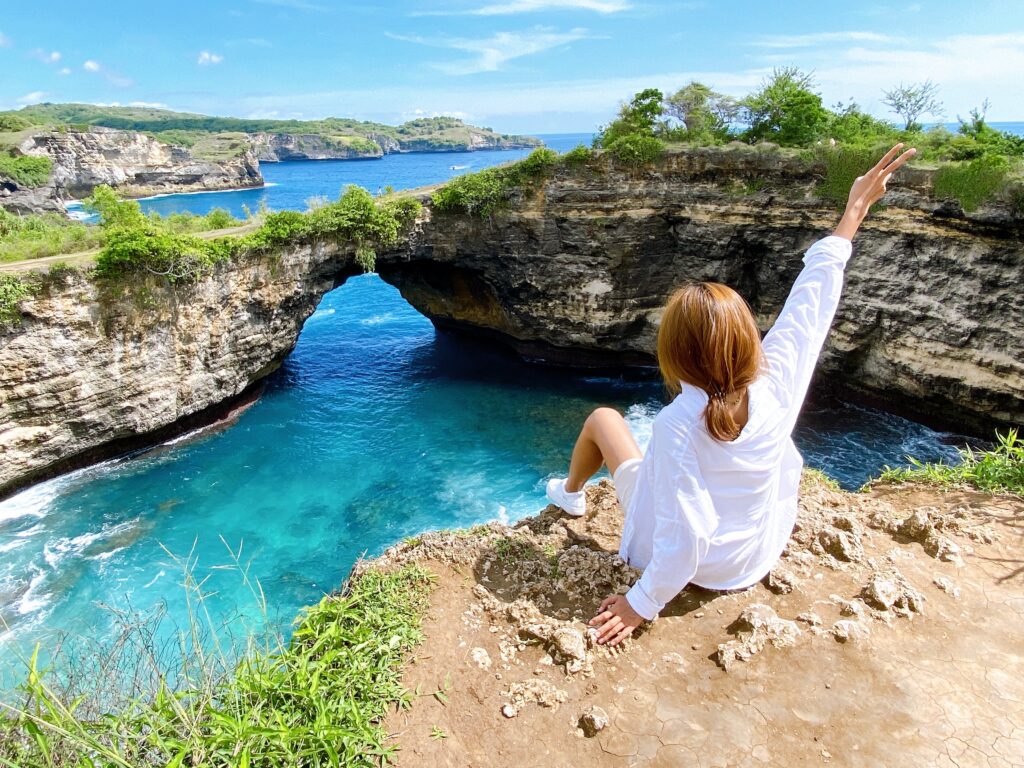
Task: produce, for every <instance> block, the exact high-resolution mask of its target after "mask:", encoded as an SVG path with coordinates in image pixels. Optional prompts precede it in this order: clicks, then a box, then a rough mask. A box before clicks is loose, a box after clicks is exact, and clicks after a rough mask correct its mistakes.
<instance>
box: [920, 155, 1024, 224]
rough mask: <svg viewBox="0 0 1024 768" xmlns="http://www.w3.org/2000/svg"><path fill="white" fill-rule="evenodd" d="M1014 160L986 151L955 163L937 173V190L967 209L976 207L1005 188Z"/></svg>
mask: <svg viewBox="0 0 1024 768" xmlns="http://www.w3.org/2000/svg"><path fill="white" fill-rule="evenodd" d="M1009 170H1010V164H1009V163H1008V162H1007V160H1006V158H1004V157H1000V156H999V155H982V156H981V157H979V158H977V159H975V160H970V161H968V162H962V163H951V164H949V165H945V166H943V167H942V168H940V169H939V170H938V171H937V172H936V173H935V187H934V194H935V196H936V197H938V198H940V199H950V198H951V199H954V200H957V201H958V202H959V203H960V205H962V206H963V209H964V210H965V211H973V210H975V209H977V208H978V206H980V205H981V204H982V203H984V202H986V201H987V200H989V199H990V198H992V197H994V196H995V195H996V193H998V192H999V191H1000V189H1002V188H1003V186H1004V185H1005V183H1006V178H1007V175H1008V174H1009Z"/></svg>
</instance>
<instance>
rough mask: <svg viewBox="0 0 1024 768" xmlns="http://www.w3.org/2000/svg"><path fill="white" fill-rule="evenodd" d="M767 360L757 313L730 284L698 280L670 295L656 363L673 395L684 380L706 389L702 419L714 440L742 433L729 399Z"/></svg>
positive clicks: (753, 377)
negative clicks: (733, 414)
mask: <svg viewBox="0 0 1024 768" xmlns="http://www.w3.org/2000/svg"><path fill="white" fill-rule="evenodd" d="M763 359H764V355H763V352H762V351H761V334H760V332H759V331H758V329H757V323H755V322H754V314H753V313H752V312H751V311H750V307H749V306H748V305H747V302H746V301H744V300H743V297H742V296H740V295H739V294H738V293H736V291H734V290H733V289H732V288H730V287H729V286H727V285H722V284H721V283H696V284H694V285H687V286H684V287H682V288H680V289H679V290H677V291H676V292H675V293H674V294H672V296H671V298H669V300H668V303H667V304H666V305H665V311H664V314H663V315H662V317H661V328H660V329H659V331H658V366H659V367H660V368H661V375H662V377H664V379H665V386H667V387H668V389H669V391H670V392H671V393H672V394H673V395H675V394H678V393H679V390H680V382H685V383H686V384H690V385H692V386H695V387H700V388H701V389H703V390H704V391H705V392H707V394H708V398H709V399H708V404H707V407H706V408H705V410H704V422H705V424H706V425H707V429H708V432H709V433H710V434H711V436H712V437H714V438H715V439H716V440H735V439H736V438H737V437H739V434H740V429H741V427H740V426H739V425H738V424H737V423H736V420H735V419H733V417H732V415H731V414H730V412H729V408H728V405H727V404H726V398H727V397H729V396H730V395H731V394H733V393H735V392H742V391H743V390H745V389H746V388H747V387H748V386H749V385H750V384H751V382H753V381H754V379H756V378H757V376H758V374H759V373H760V372H761V368H762V365H763Z"/></svg>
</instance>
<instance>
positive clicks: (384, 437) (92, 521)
mask: <svg viewBox="0 0 1024 768" xmlns="http://www.w3.org/2000/svg"><path fill="white" fill-rule="evenodd" d="M601 404H608V405H613V406H615V407H617V408H620V409H622V410H623V411H624V412H625V413H626V414H627V417H628V420H629V422H630V424H631V425H632V427H633V429H634V431H635V432H636V433H637V436H638V437H639V438H640V440H641V442H645V441H646V436H647V434H648V432H649V427H650V423H651V420H652V419H653V416H654V414H655V413H656V412H657V410H658V408H659V407H660V406H661V404H662V388H661V386H660V385H659V384H658V383H657V382H654V381H650V380H640V381H635V380H633V381H630V380H625V379H619V378H608V377H600V376H586V375H579V374H575V373H572V372H570V371H566V370H564V369H555V368H546V367H541V366H536V365H530V364H527V363H523V362H521V361H519V360H518V359H516V358H514V357H512V356H510V355H508V354H506V353H504V352H502V351H499V350H495V349H493V348H491V347H489V346H484V345H481V344H479V343H476V342H472V341H468V340H466V339H464V338H461V337H452V336H449V335H448V334H445V333H440V332H437V331H435V329H434V327H433V326H432V325H431V323H430V322H429V321H428V320H427V319H426V318H424V317H423V316H422V315H420V314H419V313H417V312H416V311H415V310H413V309H412V307H410V306H409V305H408V304H407V303H406V302H405V301H404V300H403V299H402V298H401V297H400V295H399V294H398V292H397V291H396V290H395V289H394V288H392V287H391V286H389V285H387V284H386V283H384V282H383V281H382V280H380V279H379V278H378V277H376V276H375V275H365V276H361V277H356V278H351V279H350V280H349V281H348V282H347V283H346V284H345V285H343V286H342V287H341V288H338V289H337V290H335V291H333V292H331V293H329V294H327V295H326V296H325V297H324V299H323V301H322V302H321V304H320V306H319V308H318V310H317V311H316V313H315V314H313V316H312V317H310V318H309V320H308V321H307V322H306V325H305V327H304V329H303V332H302V334H301V336H300V338H299V342H298V345H297V346H296V348H295V350H294V352H293V353H292V354H291V356H290V357H289V358H288V359H287V360H286V362H285V364H284V365H283V366H282V368H281V369H280V370H278V371H277V372H276V373H274V374H273V375H271V377H270V378H269V380H268V382H267V386H266V390H265V392H264V394H263V397H262V398H261V399H260V400H259V401H258V402H257V403H256V404H255V405H253V406H252V407H251V408H250V409H248V410H247V411H245V412H244V413H242V414H241V415H240V417H239V418H238V421H237V423H235V424H234V425H232V426H230V427H228V428H226V429H223V430H219V431H212V432H209V433H206V434H204V435H200V436H198V437H196V438H193V439H186V440H179V441H176V442H172V443H170V444H166V445H163V446H160V447H157V448H155V449H153V450H151V451H148V452H147V453H145V454H142V455H140V456H137V457H135V458H131V459H125V460H117V461H110V462H105V463H103V464H100V465H97V466H94V467H91V468H88V469H85V470H81V471H79V472H75V473H72V474H70V475H66V476H64V477H61V478H57V479H55V480H52V481H49V482H46V483H42V484H39V485H37V486H34V487H32V488H30V489H28V490H26V491H24V492H22V493H20V494H18V495H16V496H14V497H12V498H10V499H8V500H7V501H5V502H3V503H0V553H2V564H0V614H2V617H3V621H4V623H5V624H6V627H7V629H6V631H5V632H4V634H3V637H2V646H0V655H2V660H3V662H4V663H6V664H8V665H10V664H14V663H15V659H16V656H17V655H19V654H26V653H29V652H30V651H31V647H32V645H33V644H34V643H35V642H40V643H41V644H42V646H43V647H44V648H50V647H53V646H54V644H55V643H56V641H57V638H58V636H59V635H61V634H62V633H64V632H66V633H68V636H69V638H70V641H71V645H72V646H73V645H74V642H75V638H77V637H85V636H91V637H97V636H103V635H104V633H110V632H112V631H113V626H114V620H113V617H112V615H111V612H110V610H109V608H108V607H107V606H113V607H116V608H118V609H120V610H129V609H130V610H132V611H136V612H138V613H139V614H140V615H151V614H153V613H154V612H159V611H164V610H166V612H167V614H168V619H169V622H168V623H167V625H166V626H167V627H168V629H169V628H170V627H171V626H173V625H174V624H177V625H178V626H184V624H185V622H186V614H185V606H184V604H183V592H182V587H181V586H180V582H181V577H182V574H181V567H180V565H178V564H176V563H175V561H174V559H173V558H172V557H171V556H170V555H169V553H171V554H173V555H176V556H178V557H182V558H185V557H190V558H191V559H192V560H193V561H194V562H195V563H196V576H197V578H204V577H208V579H209V580H208V581H207V582H206V584H205V589H206V591H208V592H211V593H215V595H214V596H213V597H212V598H210V600H209V602H208V604H207V607H208V608H209V609H210V610H211V611H212V612H213V615H214V617H215V618H216V619H217V620H218V621H224V622H229V621H232V619H233V617H236V616H237V615H239V614H244V615H246V616H247V619H248V620H249V621H250V622H251V624H252V625H254V626H258V625H259V624H260V623H261V622H262V621H263V620H264V618H263V616H262V615H261V614H260V613H259V612H258V611H257V610H256V605H255V601H254V600H253V597H252V594H251V593H250V591H249V589H248V587H246V585H245V584H243V583H242V581H241V579H240V578H239V576H238V574H237V572H234V571H232V570H223V569H221V568H219V567H218V566H223V565H225V564H227V563H229V562H230V557H229V554H228V550H227V548H226V546H225V544H227V545H229V546H230V547H231V548H232V549H235V550H238V549H239V548H241V550H242V560H243V561H245V562H249V561H250V560H251V571H250V575H251V577H253V578H257V579H259V581H260V584H261V585H262V588H263V590H264V591H265V594H266V598H267V605H268V616H267V618H268V619H269V621H271V622H272V623H274V625H275V626H277V627H282V628H287V626H288V625H289V623H290V622H291V620H292V619H293V618H294V616H295V615H296V614H297V612H298V611H299V610H300V609H301V608H302V607H303V606H305V605H309V604H311V603H314V602H316V601H317V600H318V599H319V598H320V597H321V596H322V595H323V594H324V593H326V592H330V591H332V590H334V589H336V588H338V587H339V586H340V585H341V584H342V582H343V581H344V579H345V576H346V575H347V573H348V571H349V569H350V568H351V566H352V564H353V563H354V562H355V561H356V559H357V558H359V557H360V556H364V555H365V556H373V555H375V554H378V553H379V552H380V551H382V550H383V549H384V548H385V547H387V546H388V545H390V544H392V543H394V542H396V541H398V540H399V539H401V538H402V537H406V536H411V535H415V534H416V533H419V532H421V531H424V530H427V529H435V528H443V527H458V526H467V525H471V524H473V523H478V522H483V521H487V520H492V519H501V520H515V519H518V518H521V517H522V516H524V515H528V514H532V513H534V512H536V511H537V510H539V509H540V508H542V507H543V506H544V503H545V502H544V498H543V494H544V492H543V484H544V480H545V479H546V478H547V477H548V476H550V475H551V474H553V473H556V472H563V471H564V469H565V465H566V461H567V457H568V455H569V450H570V449H571V446H572V442H573V439H574V437H575V430H576V429H577V428H578V426H579V424H580V423H581V421H582V419H583V418H584V417H585V415H586V414H587V413H588V412H589V411H590V410H591V409H592V408H594V407H595V406H597V405H601ZM797 441H798V444H799V446H800V448H801V450H802V451H803V452H804V456H805V459H806V461H807V464H808V465H809V466H814V467H818V468H820V469H823V470H824V471H825V472H827V473H828V474H830V475H831V476H833V477H835V478H837V479H838V480H839V481H840V482H841V483H842V484H843V485H845V486H846V487H856V486H859V485H860V484H861V483H862V482H863V481H864V480H865V479H867V478H868V477H869V476H870V475H872V474H874V473H876V472H877V471H878V469H879V468H880V467H881V466H882V465H883V464H885V463H889V464H899V463H902V461H903V458H904V456H905V455H906V454H908V453H909V454H913V455H915V456H918V457H920V458H922V459H936V458H940V457H946V458H950V457H951V456H952V455H953V454H954V452H953V451H952V449H951V448H950V447H949V446H948V445H946V444H945V441H946V436H944V435H942V434H940V433H935V432H932V431H931V430H928V429H926V428H924V427H921V426H919V425H916V424H914V423H912V422H908V421H905V420H903V419H899V418H896V417H893V416H889V415H886V414H884V413H881V412H878V411H871V410H868V409H863V408H856V407H853V406H848V405H844V404H842V403H829V404H810V405H809V406H808V407H807V408H806V409H805V412H804V414H803V417H802V419H801V421H800V424H799V426H798V431H797ZM222 539H223V541H222ZM0 666H2V665H0ZM8 671H9V672H10V668H9V667H8ZM11 679H17V675H16V674H12V675H11V677H9V678H8V682H9V681H10V680H11Z"/></svg>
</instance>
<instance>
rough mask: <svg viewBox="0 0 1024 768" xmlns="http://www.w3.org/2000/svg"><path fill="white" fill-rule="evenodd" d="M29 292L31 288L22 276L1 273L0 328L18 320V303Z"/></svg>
mask: <svg viewBox="0 0 1024 768" xmlns="http://www.w3.org/2000/svg"><path fill="white" fill-rule="evenodd" d="M28 294H29V288H28V286H27V285H26V284H25V282H24V281H23V280H22V279H21V278H20V277H18V276H17V275H3V274H0V329H3V328H5V327H7V326H10V325H13V324H15V323H16V322H18V320H19V319H20V318H21V314H20V313H19V312H18V304H19V303H20V302H21V300H22V299H24V298H25V297H27V296H28Z"/></svg>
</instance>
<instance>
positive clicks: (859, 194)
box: [835, 143, 917, 240]
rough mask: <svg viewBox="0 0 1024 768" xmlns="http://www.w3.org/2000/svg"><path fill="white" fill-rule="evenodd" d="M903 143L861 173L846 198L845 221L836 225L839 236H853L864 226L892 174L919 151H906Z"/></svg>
mask: <svg viewBox="0 0 1024 768" xmlns="http://www.w3.org/2000/svg"><path fill="white" fill-rule="evenodd" d="M902 149H903V144H902V143H900V144H897V145H896V146H895V147H893V148H892V149H890V150H889V151H888V152H886V153H885V155H884V156H883V157H882V159H881V160H879V161H878V162H877V163H875V165H874V167H872V168H871V170H870V171H868V172H867V173H865V174H864V175H863V176H858V177H857V180H856V181H854V182H853V186H852V187H851V188H850V197H849V199H848V200H847V202H846V212H845V213H844V214H843V218H842V221H840V222H839V226H838V227H836V231H835V234H836V236H838V237H845V238H846V239H847V240H852V239H853V236H854V235H855V234H856V233H857V230H858V229H859V228H860V225H861V222H863V221H864V217H865V216H867V214H868V211H869V210H870V208H871V206H872V205H874V204H875V203H877V202H878V201H879V200H881V199H882V195H884V194H885V185H886V182H888V181H889V179H891V178H892V175H893V174H894V173H896V171H898V170H899V169H900V168H902V167H903V166H904V164H906V162H907V161H908V160H910V158H912V157H913V156H914V155H916V154H917V150H916V149H913V148H911V149H908V150H906V151H905V152H902V153H901V151H900V150H902Z"/></svg>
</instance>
